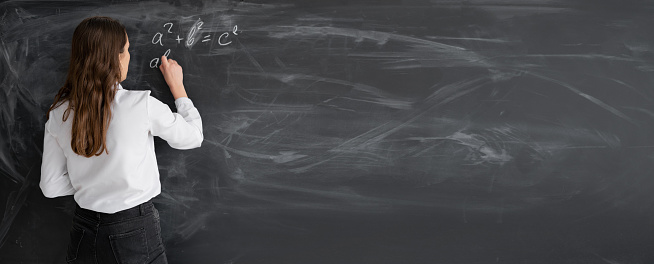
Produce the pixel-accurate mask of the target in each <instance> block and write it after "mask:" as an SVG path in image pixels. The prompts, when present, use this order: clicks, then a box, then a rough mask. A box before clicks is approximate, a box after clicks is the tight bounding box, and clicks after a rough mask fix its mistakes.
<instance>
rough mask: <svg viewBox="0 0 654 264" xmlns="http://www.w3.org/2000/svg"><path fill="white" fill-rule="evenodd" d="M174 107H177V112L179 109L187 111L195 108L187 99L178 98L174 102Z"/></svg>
mask: <svg viewBox="0 0 654 264" xmlns="http://www.w3.org/2000/svg"><path fill="white" fill-rule="evenodd" d="M175 107H177V111H180V109H182V110H187V109H191V108H193V107H195V106H193V101H191V99H189V98H188V97H180V98H177V99H176V100H175Z"/></svg>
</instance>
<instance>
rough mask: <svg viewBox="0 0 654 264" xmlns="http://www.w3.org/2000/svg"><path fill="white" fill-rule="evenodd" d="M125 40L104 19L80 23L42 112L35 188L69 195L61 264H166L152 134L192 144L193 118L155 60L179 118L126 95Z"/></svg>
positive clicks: (196, 129) (174, 77)
mask: <svg viewBox="0 0 654 264" xmlns="http://www.w3.org/2000/svg"><path fill="white" fill-rule="evenodd" d="M129 60H130V54H129V40H128V37H127V33H126V31H125V27H124V26H123V25H121V24H120V23H119V22H118V21H116V20H114V19H111V18H108V17H91V18H87V19H84V21H82V22H81V23H80V24H79V25H78V26H77V28H76V29H75V32H74V33H73V40H72V51H71V57H70V66H69V68H68V76H67V78H66V82H65V84H64V85H63V87H61V89H60V90H59V93H57V95H56V96H55V100H54V103H53V104H52V106H51V107H50V109H49V110H48V121H47V122H46V124H45V135H44V142H43V163H42V166H41V182H40V187H41V190H42V191H43V194H44V195H45V196H46V197H57V196H64V195H74V199H75V201H76V203H77V208H76V210H75V216H74V219H73V226H72V230H71V233H70V237H71V240H70V244H69V246H68V253H67V258H66V259H67V261H68V262H69V263H116V262H118V263H167V260H166V255H165V253H164V248H163V243H162V241H161V233H160V232H161V228H160V225H159V213H158V212H157V210H156V209H155V208H154V206H153V204H152V202H151V201H150V200H151V199H152V198H153V197H155V196H157V195H158V194H159V193H160V192H161V183H160V181H159V171H158V168H157V160H156V156H155V153H154V140H153V136H159V137H160V138H162V139H164V140H166V141H167V142H168V144H169V145H170V146H171V147H173V148H177V149H191V148H197V147H199V146H200V144H201V143H202V140H203V135H202V120H201V119H200V114H199V113H198V110H197V109H196V108H195V107H194V106H193V103H192V102H191V100H190V99H189V98H188V97H187V95H186V90H185V88H184V84H183V76H182V68H181V66H179V65H178V64H177V62H175V61H174V60H171V59H167V58H165V57H162V58H161V61H162V64H161V66H160V70H161V72H162V73H163V76H164V79H165V80H166V83H167V84H168V86H169V88H170V91H171V92H172V94H173V97H174V98H175V105H176V106H177V111H178V113H173V112H171V110H170V108H169V107H168V106H167V105H165V104H163V103H162V102H160V101H159V100H157V99H155V98H153V97H152V96H150V91H128V90H125V89H123V88H122V86H121V85H120V82H122V81H123V80H125V77H126V76H127V69H128V65H129Z"/></svg>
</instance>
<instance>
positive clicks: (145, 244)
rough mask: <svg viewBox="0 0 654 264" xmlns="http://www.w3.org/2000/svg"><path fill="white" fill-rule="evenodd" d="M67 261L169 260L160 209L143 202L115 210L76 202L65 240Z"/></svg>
mask: <svg viewBox="0 0 654 264" xmlns="http://www.w3.org/2000/svg"><path fill="white" fill-rule="evenodd" d="M66 260H67V261H68V263H94V264H103V263H119V264H136V263H138V264H141V263H168V261H167V259H166V254H165V252H164V246H163V243H162V241H161V226H160V225H159V212H158V211H157V209H156V208H154V205H153V204H152V202H145V203H143V204H141V205H138V206H135V207H133V208H130V209H127V210H123V211H120V212H117V213H115V214H105V213H98V212H95V211H91V210H87V209H83V208H80V207H79V206H77V209H75V217H74V218H73V227H72V229H71V231H70V244H68V254H67V256H66Z"/></svg>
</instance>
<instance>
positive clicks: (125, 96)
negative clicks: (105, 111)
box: [114, 89, 150, 103]
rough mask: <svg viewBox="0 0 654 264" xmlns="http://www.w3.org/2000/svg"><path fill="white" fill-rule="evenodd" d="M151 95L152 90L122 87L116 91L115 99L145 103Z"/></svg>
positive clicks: (117, 100) (118, 101)
mask: <svg viewBox="0 0 654 264" xmlns="http://www.w3.org/2000/svg"><path fill="white" fill-rule="evenodd" d="M148 97H150V90H125V89H120V90H118V91H117V92H116V97H115V98H114V101H115V102H117V103H123V102H125V103H128V102H129V103H137V102H143V103H145V102H146V101H147V99H148Z"/></svg>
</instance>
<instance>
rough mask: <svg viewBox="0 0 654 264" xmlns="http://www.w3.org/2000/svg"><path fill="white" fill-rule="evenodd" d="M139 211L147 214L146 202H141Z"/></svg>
mask: <svg viewBox="0 0 654 264" xmlns="http://www.w3.org/2000/svg"><path fill="white" fill-rule="evenodd" d="M139 212H140V213H141V215H145V204H139Z"/></svg>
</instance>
